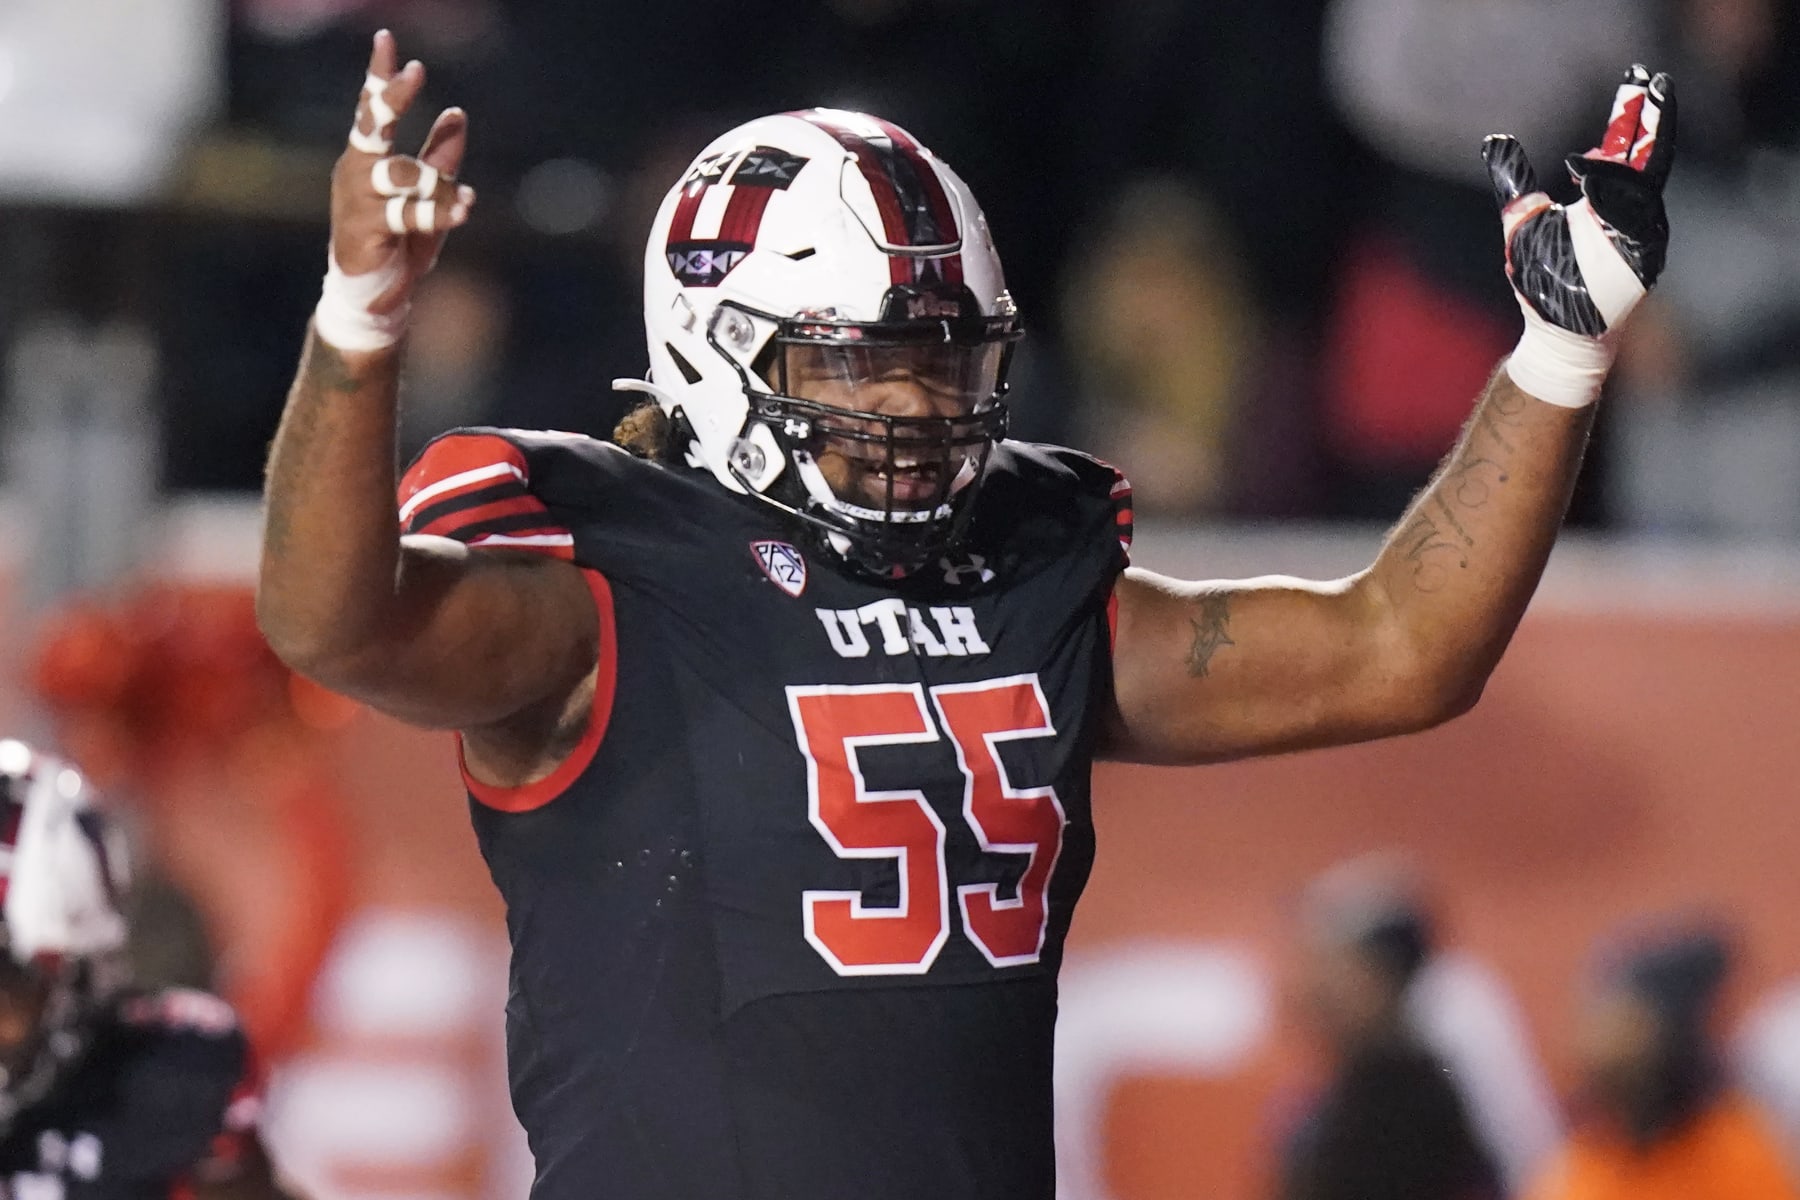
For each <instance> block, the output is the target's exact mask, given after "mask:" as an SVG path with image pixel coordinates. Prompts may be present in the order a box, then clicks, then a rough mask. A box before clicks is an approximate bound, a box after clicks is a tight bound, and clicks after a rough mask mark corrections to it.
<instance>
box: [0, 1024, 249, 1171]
mask: <svg viewBox="0 0 1800 1200" xmlns="http://www.w3.org/2000/svg"><path fill="white" fill-rule="evenodd" d="M251 1075H252V1072H251V1068H250V1057H249V1052H248V1048H247V1046H246V1043H245V1041H244V1035H243V1033H242V1031H241V1030H240V1029H239V1028H238V1025H237V1021H236V1018H235V1017H234V1015H233V1013H232V1011H231V1008H230V1006H229V1005H227V1004H226V1003H225V1002H224V1001H223V1000H220V999H218V998H217V997H214V996H209V995H206V994H205V993H203V992H192V991H185V990H179V989H175V990H169V991H162V992H147V993H138V994H134V995H129V996H126V997H125V998H123V999H122V1000H120V1001H119V1002H118V1003H117V1004H116V1005H115V1006H114V1007H113V1008H112V1009H111V1010H110V1011H109V1012H108V1013H107V1014H106V1015H105V1017H104V1018H103V1019H102V1020H101V1021H100V1023H99V1024H98V1025H97V1026H96V1028H95V1029H94V1030H93V1041H92V1042H91V1044H90V1045H89V1047H88V1050H87V1052H86V1053H85V1054H84V1055H83V1056H82V1058H81V1059H80V1060H79V1061H78V1062H76V1063H74V1064H71V1066H70V1067H69V1068H68V1069H67V1070H66V1071H65V1073H64V1074H63V1076H62V1077H61V1078H60V1079H59V1080H58V1081H57V1082H56V1084H55V1086H54V1087H53V1088H52V1090H51V1091H50V1093H49V1094H48V1095H46V1096H45V1098H44V1099H43V1100H41V1101H40V1102H38V1103H37V1104H35V1105H32V1106H31V1107H29V1108H26V1109H24V1110H23V1111H21V1112H20V1113H19V1114H18V1116H17V1117H16V1118H15V1120H14V1121H13V1124H12V1127H11V1129H10V1130H8V1132H7V1133H6V1136H5V1137H4V1139H3V1140H0V1196H4V1197H7V1198H9V1200H172V1198H174V1197H179V1196H183V1195H186V1194H187V1192H186V1187H187V1185H188V1184H189V1183H190V1182H191V1181H192V1180H193V1179H194V1178H195V1177H196V1172H203V1173H204V1172H209V1171H224V1170H229V1169H230V1167H231V1165H232V1163H233V1162H234V1161H235V1160H236V1159H237V1158H238V1157H239V1156H240V1155H241V1154H242V1153H243V1149H244V1147H243V1139H246V1138H248V1137H249V1136H251V1134H250V1130H251V1129H252V1128H253V1126H254V1119H255V1111H254V1110H255V1107H256V1105H257V1104H258V1103H259V1099H258V1097H257V1095H256V1094H255V1091H254V1080H253V1079H252V1078H251Z"/></svg>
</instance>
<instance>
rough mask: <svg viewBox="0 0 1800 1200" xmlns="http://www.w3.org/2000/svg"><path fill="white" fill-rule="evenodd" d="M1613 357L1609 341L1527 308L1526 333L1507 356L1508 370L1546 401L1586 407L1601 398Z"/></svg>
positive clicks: (1524, 385) (1529, 391) (1534, 393)
mask: <svg viewBox="0 0 1800 1200" xmlns="http://www.w3.org/2000/svg"><path fill="white" fill-rule="evenodd" d="M1521 307H1523V306H1521ZM1612 361H1613V348H1612V347H1611V346H1610V345H1608V344H1607V343H1606V342H1603V341H1599V340H1597V339H1595V338H1587V337H1582V336H1581V335H1580V334H1578V333H1570V332H1569V331H1568V330H1566V329H1558V328H1557V327H1556V326H1554V325H1551V324H1550V323H1549V322H1547V321H1545V320H1544V319H1543V318H1542V317H1540V316H1538V315H1537V314H1536V313H1534V312H1527V313H1526V314H1525V333H1524V336H1522V337H1520V338H1519V344H1518V346H1517V347H1516V348H1515V349H1514V350H1513V352H1512V357H1510V358H1508V359H1507V360H1506V373H1507V374H1508V375H1509V376H1511V377H1512V381H1513V382H1514V383H1516V384H1518V385H1519V387H1520V388H1521V389H1523V390H1524V391H1525V392H1526V393H1527V394H1528V395H1532V396H1536V397H1537V398H1538V399H1539V400H1542V401H1544V402H1545V403H1546V404H1555V405H1559V406H1561V407H1563V408H1586V407H1587V406H1588V405H1590V404H1592V403H1593V402H1594V401H1595V400H1598V399H1599V398H1600V385H1601V384H1603V383H1605V382H1606V373H1607V372H1608V371H1609V370H1611V369H1612Z"/></svg>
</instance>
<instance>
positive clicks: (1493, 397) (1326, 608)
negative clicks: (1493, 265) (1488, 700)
mask: <svg viewBox="0 0 1800 1200" xmlns="http://www.w3.org/2000/svg"><path fill="white" fill-rule="evenodd" d="M1673 145H1674V98H1673V95H1672V93H1671V91H1670V88H1669V82H1668V80H1667V78H1666V77H1665V76H1661V75H1659V76H1657V77H1656V78H1655V79H1654V80H1652V79H1651V77H1650V75H1649V74H1648V72H1646V71H1644V70H1643V68H1641V67H1634V68H1633V70H1632V72H1631V73H1630V74H1629V75H1628V76H1627V79H1626V82H1625V84H1624V86H1622V87H1621V88H1620V89H1619V96H1618V100H1617V102H1616V103H1615V105H1614V109H1613V113H1612V118H1611V120H1610V121H1609V123H1608V127H1607V131H1606V134H1605V136H1604V137H1603V138H1602V140H1601V144H1600V146H1599V147H1597V148H1596V149H1594V150H1592V151H1589V152H1588V153H1587V154H1586V155H1581V156H1571V157H1570V158H1569V160H1568V161H1569V166H1570V169H1571V170H1572V171H1573V172H1574V174H1575V176H1576V178H1577V179H1578V180H1579V181H1580V183H1581V186H1582V191H1583V199H1582V200H1581V201H1580V202H1578V203H1577V204H1574V205H1571V206H1569V207H1568V208H1566V209H1565V208H1563V207H1562V206H1560V205H1552V204H1551V203H1550V200H1549V198H1548V197H1547V196H1546V195H1544V193H1543V192H1541V191H1539V190H1538V187H1537V182H1536V178H1535V176H1534V175H1533V174H1532V170H1531V167H1530V164H1529V163H1528V162H1527V161H1526V159H1525V156H1524V154H1523V152H1522V151H1521V150H1520V149H1519V145H1518V143H1517V142H1516V141H1514V140H1513V139H1511V138H1490V139H1489V140H1488V142H1487V144H1486V146H1485V147H1484V154H1485V156H1486V157H1487V160H1488V166H1489V172H1490V174H1491V176H1492V178H1493V181H1494V187H1495V192H1496V197H1497V199H1498V200H1499V202H1500V205H1501V210H1502V222H1503V229H1504V233H1505V237H1506V248H1507V275H1508V277H1509V278H1510V279H1511V281H1512V283H1513V287H1514V290H1515V292H1516V293H1517V295H1518V297H1519V303H1520V307H1521V309H1522V310H1523V311H1524V314H1525V322H1526V330H1525V334H1524V337H1523V338H1522V339H1521V340H1520V343H1519V347H1518V349H1516V350H1515V351H1514V352H1513V354H1512V356H1511V357H1510V358H1509V359H1508V360H1507V361H1506V363H1505V364H1504V365H1503V366H1502V368H1501V369H1500V370H1499V372H1497V373H1496V375H1495V376H1494V379H1493V380H1492V382H1491V383H1490V384H1489V385H1488V388H1487V391H1486V393H1485V394H1484V395H1483V396H1482V397H1481V400H1480V402H1479V403H1478V405H1477V406H1476V409H1475V413H1474V416H1473V417H1472V418H1471V419H1470V421H1469V424H1468V426H1467V428H1466V429H1465V430H1464V431H1463V435H1462V437H1461V439H1460V440H1459V442H1458V444H1457V446H1456V449H1455V450H1454V451H1453V452H1452V453H1451V455H1450V457H1449V458H1448V459H1447V460H1446V461H1445V463H1444V465H1443V466H1442V467H1441V468H1440V469H1439V471H1438V473H1437V475H1436V477H1435V478H1434V479H1433V480H1432V482H1431V484H1430V485H1429V486H1428V487H1427V488H1426V489H1425V491H1424V492H1423V493H1422V494H1421V495H1420V496H1419V497H1418V498H1417V499H1416V500H1415V501H1414V502H1413V504H1412V506H1411V507H1410V508H1409V509H1408V510H1407V512H1406V515H1405V516H1404V517H1402V518H1401V520H1400V522H1399V524H1398V525H1396V526H1395V527H1394V529H1393V530H1392V532H1391V533H1390V534H1389V535H1388V537H1387V539H1386V541H1385V542H1384V543H1383V545H1382V548H1381V551H1380V553H1379V554H1378V555H1377V557H1376V559H1375V562H1374V564H1373V565H1372V566H1370V567H1369V568H1368V569H1367V570H1365V571H1363V572H1361V573H1359V574H1357V575H1353V576H1351V577H1349V578H1347V579H1340V580H1336V581H1332V582H1329V583H1314V582H1308V581H1303V580H1297V579H1289V578H1277V577H1270V578H1265V579H1255V580H1248V581H1242V582H1230V583H1225V582H1218V583H1180V582H1176V581H1173V580H1168V579H1163V578H1160V577H1158V576H1155V575H1152V574H1150V573H1149V572H1145V571H1138V570H1131V571H1128V572H1127V573H1126V575H1125V576H1124V577H1123V578H1122V579H1121V580H1120V582H1119V586H1118V601H1119V609H1118V635H1117V640H1116V650H1115V655H1114V668H1113V672H1114V691H1115V695H1116V702H1117V703H1116V713H1115V720H1114V723H1113V726H1112V729H1111V731H1110V735H1109V738H1108V743H1107V750H1108V752H1109V753H1110V754H1111V755H1112V756H1114V757H1120V758H1129V759H1137V760H1142V761H1151V762H1208V761H1217V760H1221V759H1229V758H1240V757H1245V756H1249V755H1255V754H1265V753H1273V752H1279V751H1284V750H1298V749H1306V748H1311V747H1318V746H1329V745H1337V744H1341V743H1345V742H1353V741H1361V740H1365V739H1369V738H1375V737H1382V736H1385V735H1388V734H1396V733H1406V732H1411V731H1414V730H1419V729H1424V728H1427V727H1429V726H1431V725H1434V724H1437V723H1439V722H1442V721H1445V720H1448V719H1449V718H1451V717H1453V716H1456V715H1458V714H1460V713H1462V712H1464V711H1466V710H1467V709H1468V708H1469V707H1470V706H1471V705H1473V704H1474V702H1475V700H1476V699H1477V698H1478V697H1479V696H1480V694H1481V690H1482V687H1483V686H1484V685H1485V683H1486V681H1487V678H1488V675H1489V673H1490V672H1491V671H1492V670H1493V669H1494V666H1495V664H1496V663H1498V662H1499V659H1500V655H1501V653H1502V652H1503V651H1504V650H1505V648H1506V644H1507V642H1508V641H1509V640H1510V639H1511V637H1512V633H1513V630H1514V629H1515V628H1516V626H1517V625H1518V622H1519V619H1520V617H1521V616H1522V615H1523V614H1524V611H1525V606H1526V604H1527V603H1528V602H1529V600H1530V599H1531V595H1532V592H1533V591H1534V590H1535V589H1536V587H1537V582H1538V578H1539V576H1540V575H1541V574H1542V572H1543V568H1544V562H1545V560H1546V559H1547V558H1548V556H1549V553H1550V547H1551V544H1552V543H1553V542H1554V540H1555V537H1556V532H1557V529H1558V527H1559V526H1560V525H1561V522H1562V518H1563V513H1564V511H1565V509H1566V507H1567V504H1568V499H1569V493H1570V490H1571V488H1572V487H1573V485H1574V480H1575V475H1576V472H1577V470H1578V468H1579V466H1580V463H1581V455H1582V450H1583V448H1584V446H1585V444H1586V441H1587V436H1588V431H1589V428H1590V426H1591V424H1592V413H1593V409H1592V407H1591V406H1592V402H1593V400H1594V399H1595V398H1596V397H1597V395H1598V393H1599V389H1600V384H1601V382H1602V381H1603V380H1604V378H1605V374H1606V371H1607V369H1608V367H1609V365H1610V363H1611V357H1612V344H1611V335H1612V334H1613V333H1614V332H1615V331H1616V330H1617V329H1618V328H1619V325H1620V323H1621V322H1622V321H1623V320H1624V319H1625V317H1626V316H1627V315H1628V314H1629V313H1630V311H1631V309H1632V307H1633V306H1635V305H1636V303H1637V302H1638V301H1639V300H1640V299H1641V298H1642V297H1643V295H1644V294H1645V292H1646V290H1647V289H1648V287H1649V286H1650V285H1652V284H1653V283H1654V282H1655V280H1656V276H1657V274H1658V272H1659V271H1660V270H1661V268H1662V261H1663V252H1664V248H1665V247H1666V244H1667V239H1668V227H1667V224H1666V222H1665V221H1664V218H1663V210H1662V199H1661V195H1662V186H1663V183H1664V181H1665V180H1666V178H1667V176H1668V171H1669V167H1670V160H1671V157H1672V154H1673Z"/></svg>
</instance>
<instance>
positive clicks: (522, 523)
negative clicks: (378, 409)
mask: <svg viewBox="0 0 1800 1200" xmlns="http://www.w3.org/2000/svg"><path fill="white" fill-rule="evenodd" d="M636 462H637V460H635V459H633V458H632V457H631V455H630V454H629V453H627V452H626V451H624V450H622V449H620V448H619V447H617V446H614V445H612V444H611V443H608V442H600V441H596V440H595V439H593V438H590V437H584V436H582V435H580V434H573V433H556V432H550V431H535V430H534V431H527V430H521V429H490V428H473V429H457V430H452V431H451V432H449V433H446V434H443V435H441V436H440V437H437V438H435V439H433V440H432V441H431V442H430V443H429V444H428V445H427V446H426V447H425V449H424V450H422V451H420V453H419V456H418V457H417V458H416V459H414V460H413V463H412V465H411V466H410V467H408V468H407V470H406V473H405V474H404V475H403V476H402V477H401V480H400V489H399V495H398V497H397V503H398V504H399V509H400V529H401V532H403V533H414V534H435V535H437V536H439V537H449V538H455V539H456V540H457V541H459V542H464V543H466V544H468V545H470V546H478V547H483V548H502V549H509V550H527V551H533V552H535V553H539V554H548V555H551V556H553V557H556V558H564V559H568V558H573V557H574V553H575V551H574V538H573V536H572V535H571V534H570V532H569V524H570V520H569V518H570V513H568V512H567V511H561V510H562V509H563V508H564V507H565V506H563V505H559V504H558V503H557V502H556V501H555V500H554V499H553V497H554V496H555V495H556V494H557V493H559V492H560V493H572V494H575V495H589V494H598V493H601V492H603V491H604V490H605V487H606V484H607V483H608V482H610V480H611V479H612V477H613V476H615V475H617V474H618V473H619V472H621V471H625V470H629V469H630V466H629V465H628V464H636ZM570 478H574V479H576V480H578V481H579V482H580V483H582V484H585V485H586V486H585V487H577V488H574V489H571V488H569V487H567V486H563V487H556V486H554V485H555V484H556V482H557V481H558V480H564V481H566V480H568V479H570Z"/></svg>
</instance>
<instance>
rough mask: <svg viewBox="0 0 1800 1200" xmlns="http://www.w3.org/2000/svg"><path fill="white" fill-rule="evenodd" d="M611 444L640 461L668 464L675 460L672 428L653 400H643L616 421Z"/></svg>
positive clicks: (665, 415) (666, 415) (667, 417)
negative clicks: (626, 451) (644, 459)
mask: <svg viewBox="0 0 1800 1200" xmlns="http://www.w3.org/2000/svg"><path fill="white" fill-rule="evenodd" d="M612 436H613V441H615V442H617V443H618V444H619V445H621V446H623V447H624V448H625V449H627V450H629V451H631V453H633V454H635V455H637V457H639V458H647V459H649V460H650V461H651V462H659V463H660V462H668V461H670V460H671V459H673V458H674V457H675V425H674V422H672V421H670V420H669V414H668V413H666V412H664V411H663V410H662V406H661V405H659V404H658V403H657V402H656V401H654V400H650V399H645V400H643V401H641V402H640V403H639V404H638V406H637V407H636V408H634V409H632V410H631V411H630V412H628V413H626V414H625V415H624V416H623V417H620V418H619V423H618V424H617V425H616V426H614V427H613V434H612Z"/></svg>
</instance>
